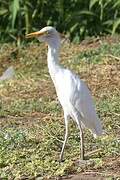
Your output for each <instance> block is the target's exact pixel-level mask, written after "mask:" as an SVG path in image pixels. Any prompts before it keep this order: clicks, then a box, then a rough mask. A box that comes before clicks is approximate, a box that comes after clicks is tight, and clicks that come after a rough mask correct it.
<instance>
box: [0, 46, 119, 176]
mask: <svg viewBox="0 0 120 180" xmlns="http://www.w3.org/2000/svg"><path fill="white" fill-rule="evenodd" d="M64 46H65V47H63V48H62V53H61V58H62V64H64V65H65V66H67V67H69V68H71V69H73V70H74V71H75V72H76V73H78V74H80V76H81V77H82V79H84V80H85V81H86V82H87V83H88V85H89V87H90V89H91V91H92V94H93V96H94V98H95V103H96V108H97V111H98V114H99V116H100V118H101V121H102V124H103V127H104V129H105V131H106V135H105V136H103V137H101V138H98V139H93V136H92V135H91V133H90V132H89V131H88V130H85V152H86V154H87V153H88V158H89V159H90V160H91V161H92V163H90V164H88V165H87V166H86V167H84V169H83V168H81V167H80V166H79V165H78V163H77V161H78V160H79V156H80V152H79V144H80V140H79V131H78V129H77V128H76V125H75V124H74V123H73V122H71V123H70V128H69V129H70V135H69V139H68V143H67V146H66V149H65V155H64V158H65V161H64V162H63V163H62V165H61V164H59V161H58V160H59V154H60V151H61V147H62V142H63V140H64V121H63V112H62V108H61V106H60V105H59V103H58V100H57V99H56V95H55V90H54V88H53V84H52V82H51V79H50V77H49V74H48V70H47V63H46V54H45V53H46V50H45V46H43V45H37V44H35V45H34V44H31V45H28V46H26V47H21V48H20V49H19V50H17V49H16V47H15V45H11V44H10V45H9V44H8V45H3V46H1V56H0V64H1V68H0V71H1V72H2V71H3V70H4V69H6V68H7V67H8V66H9V65H11V64H12V65H13V66H14V67H15V70H16V76H15V77H14V79H12V80H10V81H6V82H3V83H1V84H0V96H1V100H0V177H1V178H2V179H22V178H23V179H24V178H28V179H30V178H31V179H32V178H35V177H41V178H42V177H43V178H45V177H46V178H50V177H51V178H52V179H53V178H55V177H59V176H64V175H65V176H66V175H69V174H74V173H79V172H86V171H89V170H90V171H97V172H99V171H100V172H101V174H103V176H104V175H105V176H106V177H107V176H109V178H110V177H111V178H113V177H120V176H119V174H118V172H116V171H117V170H116V168H115V167H114V164H112V165H109V162H110V161H111V162H112V160H113V159H115V161H116V164H117V162H118V161H119V152H120V139H119V133H120V131H119V128H120V123H119V117H120V114H119V112H120V94H119V87H118V84H119V77H118V73H119V70H118V69H119V66H120V63H119V62H118V60H117V59H115V58H114V57H113V58H111V57H109V56H108V54H112V55H113V56H115V57H116V56H117V57H119V56H120V44H118V43H115V44H112V45H109V44H107V43H105V44H102V43H101V45H100V46H99V47H98V48H94V49H87V50H84V51H83V52H81V53H80V50H79V48H78V46H77V45H71V47H69V46H68V45H64ZM63 59H64V61H63ZM97 149H100V150H99V151H98V152H97V151H96V152H95V153H92V154H90V152H91V151H94V150H97ZM111 166H112V168H113V169H112V172H111V168H110V167H111ZM106 167H107V171H106Z"/></svg>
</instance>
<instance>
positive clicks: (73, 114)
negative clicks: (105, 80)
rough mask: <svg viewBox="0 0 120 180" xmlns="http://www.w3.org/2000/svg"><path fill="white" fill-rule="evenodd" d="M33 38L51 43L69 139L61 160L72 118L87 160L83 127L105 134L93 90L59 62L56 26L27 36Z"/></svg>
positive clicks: (54, 77) (51, 62) (50, 62)
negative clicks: (94, 102) (77, 129)
mask: <svg viewBox="0 0 120 180" xmlns="http://www.w3.org/2000/svg"><path fill="white" fill-rule="evenodd" d="M32 37H36V38H37V39H38V40H39V41H41V42H47V44H48V56H47V62H48V69H49V73H50V76H51V78H52V80H53V83H54V86H55V89H56V93H57V96H58V99H59V101H60V103H61V105H62V107H63V111H64V120H65V139H64V142H63V146H62V150H61V154H60V161H62V160H63V153H64V148H65V145H66V141H67V138H68V123H69V119H70V118H72V119H73V120H74V121H75V122H76V123H77V125H78V128H79V131H80V138H81V160H84V138H83V126H85V127H87V128H88V129H90V130H91V132H92V133H93V135H94V137H96V136H100V135H102V126H101V122H100V120H99V118H98V116H97V114H96V111H95V107H94V104H93V100H92V97H91V93H90V91H89V89H88V87H87V85H86V84H85V83H84V82H83V81H82V80H81V79H80V78H79V76H78V75H76V74H74V73H73V72H72V71H70V70H69V69H65V68H64V67H62V66H61V65H60V64H59V50H60V36H59V33H58V32H57V31H56V29H55V28H53V27H51V26H47V27H44V28H43V29H41V30H40V31H38V32H33V33H30V34H27V35H26V38H32Z"/></svg>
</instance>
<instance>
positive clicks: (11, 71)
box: [0, 66, 15, 81]
mask: <svg viewBox="0 0 120 180" xmlns="http://www.w3.org/2000/svg"><path fill="white" fill-rule="evenodd" d="M14 75H15V71H14V68H13V66H10V67H9V68H8V69H7V70H6V71H5V72H4V73H3V75H2V76H1V77H0V81H4V80H9V79H11V78H12V77H13V76H14Z"/></svg>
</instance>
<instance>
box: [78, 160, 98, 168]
mask: <svg viewBox="0 0 120 180" xmlns="http://www.w3.org/2000/svg"><path fill="white" fill-rule="evenodd" d="M77 164H78V166H79V167H80V168H81V169H84V168H85V167H87V166H91V165H93V164H94V161H93V160H88V159H84V160H81V159H80V160H78V161H77Z"/></svg>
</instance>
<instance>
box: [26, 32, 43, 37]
mask: <svg viewBox="0 0 120 180" xmlns="http://www.w3.org/2000/svg"><path fill="white" fill-rule="evenodd" d="M44 34H45V32H40V31H37V32H33V33H30V34H27V35H26V38H33V37H38V36H42V35H44Z"/></svg>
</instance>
